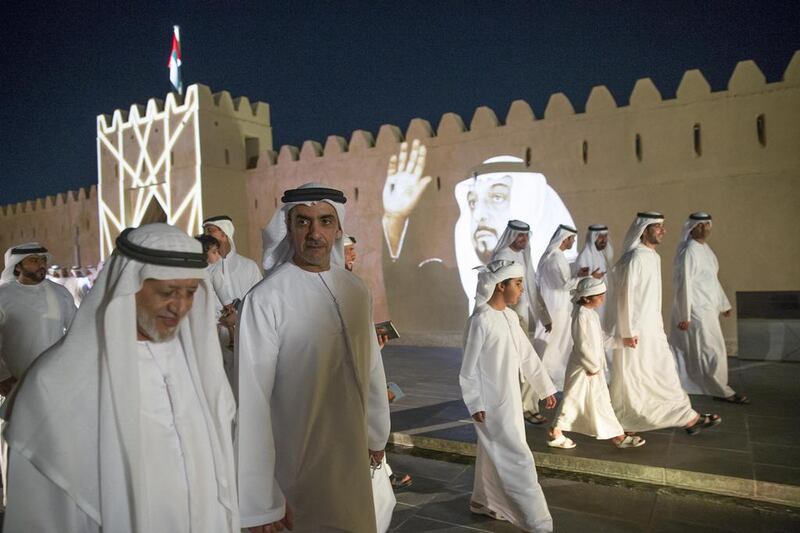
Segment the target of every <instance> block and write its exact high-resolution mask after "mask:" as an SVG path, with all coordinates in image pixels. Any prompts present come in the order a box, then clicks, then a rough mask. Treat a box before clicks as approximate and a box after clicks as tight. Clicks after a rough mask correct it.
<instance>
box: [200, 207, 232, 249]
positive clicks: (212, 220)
mask: <svg viewBox="0 0 800 533" xmlns="http://www.w3.org/2000/svg"><path fill="white" fill-rule="evenodd" d="M208 225H211V226H216V227H218V228H219V229H220V230H221V231H222V233H224V234H225V235H226V236H227V237H228V242H230V243H231V250H232V251H234V252H235V251H236V243H235V242H233V234H234V232H235V231H236V228H234V227H233V220H231V217H229V216H228V215H219V216H216V217H209V218H207V219H205V220H204V221H203V228H205V227H206V226H208Z"/></svg>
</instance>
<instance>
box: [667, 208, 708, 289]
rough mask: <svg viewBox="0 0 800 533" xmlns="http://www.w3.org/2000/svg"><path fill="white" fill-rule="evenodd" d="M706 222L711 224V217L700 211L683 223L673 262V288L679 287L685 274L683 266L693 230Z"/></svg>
mask: <svg viewBox="0 0 800 533" xmlns="http://www.w3.org/2000/svg"><path fill="white" fill-rule="evenodd" d="M706 222H707V223H709V224H711V215H709V214H708V213H705V212H703V211H698V212H696V213H692V214H691V215H689V218H688V219H686V222H684V223H683V229H682V230H681V238H680V240H679V241H678V248H677V250H675V259H673V261H672V283H673V286H677V285H678V279H679V277H680V276H681V273H682V272H683V269H682V268H681V265H682V264H683V258H684V257H685V256H686V247H687V246H688V245H689V240H690V239H691V238H692V230H693V229H694V228H695V227H697V226H698V225H700V224H703V223H706Z"/></svg>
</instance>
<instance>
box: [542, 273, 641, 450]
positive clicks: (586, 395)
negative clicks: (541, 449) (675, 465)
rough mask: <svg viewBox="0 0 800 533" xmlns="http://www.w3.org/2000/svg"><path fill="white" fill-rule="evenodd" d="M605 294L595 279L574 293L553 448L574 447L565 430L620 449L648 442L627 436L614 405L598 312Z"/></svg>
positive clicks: (551, 440)
mask: <svg viewBox="0 0 800 533" xmlns="http://www.w3.org/2000/svg"><path fill="white" fill-rule="evenodd" d="M605 293H606V285H605V283H604V282H603V280H600V279H595V278H583V279H582V280H580V282H579V283H578V287H577V288H576V289H575V291H574V298H573V301H574V302H575V309H574V310H573V312H572V340H573V348H572V353H571V355H570V357H569V362H568V363H567V372H566V376H565V378H564V398H563V400H562V401H561V406H560V407H559V412H558V414H556V417H555V420H554V422H553V427H551V428H550V434H549V436H548V441H547V445H548V446H551V447H553V448H574V447H575V442H574V441H573V440H572V439H570V438H569V437H567V436H565V435H564V434H563V433H562V431H575V432H577V433H583V434H584V435H589V436H592V437H596V438H597V439H598V440H606V439H611V440H612V442H613V444H614V445H615V446H616V447H617V448H636V447H639V446H641V445H643V444H644V443H645V441H644V439H643V438H641V437H638V436H627V435H625V432H624V431H623V429H622V426H621V425H620V423H619V421H618V420H617V417H616V415H615V414H614V408H613V407H612V405H611V396H610V395H609V393H608V385H606V377H605V363H606V356H605V349H606V347H607V346H606V340H605V339H606V337H605V334H604V333H603V328H602V327H601V326H600V316H599V315H598V314H597V312H596V311H595V309H597V308H598V307H600V306H601V305H603V301H604V300H605ZM608 348H610V346H609V347H608Z"/></svg>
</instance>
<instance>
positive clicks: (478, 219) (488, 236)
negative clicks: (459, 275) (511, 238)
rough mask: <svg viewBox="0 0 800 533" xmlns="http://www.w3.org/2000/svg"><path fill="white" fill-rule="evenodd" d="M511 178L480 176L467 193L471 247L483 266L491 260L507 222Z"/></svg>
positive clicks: (506, 176)
mask: <svg viewBox="0 0 800 533" xmlns="http://www.w3.org/2000/svg"><path fill="white" fill-rule="evenodd" d="M512 184H513V180H512V178H511V176H509V175H507V174H506V175H504V176H501V177H499V178H498V177H495V176H493V175H487V176H485V177H484V176H481V177H478V178H477V179H475V181H474V182H473V184H472V187H471V188H470V191H469V192H468V193H467V204H468V205H469V210H470V217H471V223H470V230H471V234H472V246H473V247H474V248H475V253H476V254H477V256H478V259H480V260H481V263H483V264H484V265H485V264H487V263H489V261H491V259H492V252H494V248H495V246H497V241H498V240H499V239H500V235H502V234H503V231H504V230H505V227H506V224H507V223H508V221H509V220H510V219H511V210H510V208H511V185H512Z"/></svg>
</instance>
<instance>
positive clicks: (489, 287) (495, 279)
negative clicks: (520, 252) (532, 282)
mask: <svg viewBox="0 0 800 533" xmlns="http://www.w3.org/2000/svg"><path fill="white" fill-rule="evenodd" d="M475 270H477V271H478V287H477V289H476V291H475V308H477V307H478V306H481V305H484V304H485V303H486V302H488V301H489V298H491V297H492V294H494V288H495V286H496V285H497V284H498V283H500V282H501V281H505V280H507V279H510V278H524V277H525V268H524V267H523V266H522V265H520V264H519V263H516V262H514V261H508V260H506V259H498V260H496V261H492V262H491V263H489V264H488V265H486V266H479V267H477V268H476V269H475Z"/></svg>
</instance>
